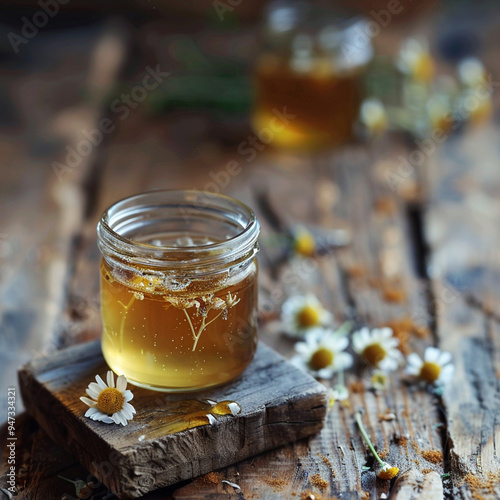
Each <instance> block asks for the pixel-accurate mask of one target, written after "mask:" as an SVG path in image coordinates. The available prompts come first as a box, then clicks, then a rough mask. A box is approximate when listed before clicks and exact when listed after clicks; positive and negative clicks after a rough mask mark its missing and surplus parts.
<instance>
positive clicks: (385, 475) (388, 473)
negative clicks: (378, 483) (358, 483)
mask: <svg viewBox="0 0 500 500" xmlns="http://www.w3.org/2000/svg"><path fill="white" fill-rule="evenodd" d="M398 472H399V469H398V468H397V467H389V468H387V469H382V470H381V471H380V472H379V473H378V474H377V477H378V478H380V479H387V480H389V479H392V478H394V477H396V476H397V475H398Z"/></svg>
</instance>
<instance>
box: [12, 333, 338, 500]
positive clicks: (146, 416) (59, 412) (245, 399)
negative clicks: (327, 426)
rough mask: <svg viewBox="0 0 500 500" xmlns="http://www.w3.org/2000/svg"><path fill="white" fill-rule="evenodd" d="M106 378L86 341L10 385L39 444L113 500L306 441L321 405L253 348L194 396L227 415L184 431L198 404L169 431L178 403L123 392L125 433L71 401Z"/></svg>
mask: <svg viewBox="0 0 500 500" xmlns="http://www.w3.org/2000/svg"><path fill="white" fill-rule="evenodd" d="M108 369H109V368H108V367H107V365H106V363H105V361H104V359H103V357H102V353H101V348H100V342H92V343H86V344H81V345H78V346H75V347H71V348H68V349H65V350H62V351H58V352H57V353H55V354H53V355H52V356H49V357H47V358H44V359H41V360H37V361H34V362H32V363H30V364H28V365H26V366H25V367H24V368H23V369H22V370H21V371H20V373H19V379H20V387H21V392H22V395H23V400H24V403H25V405H26V408H27V410H28V411H29V412H30V413H31V414H32V415H33V416H34V417H35V418H36V420H37V421H38V422H39V423H40V425H41V426H42V427H43V428H44V430H45V431H46V432H47V433H48V435H49V436H50V437H52V439H54V441H56V443H58V444H60V445H61V446H63V447H65V448H66V449H67V451H70V452H72V453H73V454H74V455H75V456H77V457H78V458H79V460H80V461H81V463H82V464H83V465H84V466H85V467H86V468H87V469H88V470H89V471H90V472H91V473H92V474H94V475H95V476H96V477H97V478H98V479H99V480H100V481H102V482H103V483H104V484H106V485H107V486H108V487H109V488H110V489H111V490H112V491H113V492H114V493H115V494H116V495H117V496H118V497H119V498H136V497H139V496H141V495H144V494H145V493H147V492H149V491H151V490H154V489H158V488H161V487H163V486H168V485H170V484H174V483H178V482H179V481H183V480H186V479H191V478H193V477H195V476H199V475H200V474H205V473H208V472H210V471H213V470H214V469H219V468H221V467H226V466H228V465H231V464H232V463H234V462H238V461H241V460H244V459H245V458H248V457H251V456H254V455H257V454H259V453H262V452H263V451H266V450H269V449H272V448H276V447H279V446H281V445H283V444H285V443H288V442H290V441H295V440H297V439H301V438H304V437H306V436H309V435H311V434H314V433H316V432H318V431H319V430H320V429H321V427H322V425H323V420H324V417H325V414H326V411H327V406H328V404H327V398H326V390H325V388H324V386H323V385H322V384H320V383H319V382H317V381H316V380H314V379H313V378H312V377H311V376H309V375H307V374H305V373H303V372H302V371H301V370H299V369H297V368H296V367H294V366H293V365H291V364H290V363H288V362H286V361H285V360H284V359H283V358H282V357H281V356H280V355H278V354H277V353H276V352H275V351H273V350H272V349H270V348H268V347H266V346H265V345H264V344H262V343H261V344H260V345H259V347H258V349H257V353H256V356H255V358H254V360H253V361H252V363H251V364H250V366H249V367H248V369H247V370H246V371H245V373H244V375H243V376H241V377H240V378H239V379H237V380H236V381H234V382H232V383H230V384H226V385H225V386H223V387H221V388H217V389H212V390H208V391H200V392H198V393H196V400H198V403H200V402H203V401H204V402H206V401H207V400H212V401H215V402H222V401H234V402H236V403H237V404H238V405H240V407H241V412H240V413H238V414H237V415H234V416H233V415H229V416H226V417H217V416H216V415H215V413H212V416H215V417H216V418H215V422H214V423H212V424H211V425H202V426H196V427H194V428H189V422H190V419H192V418H194V416H195V415H196V414H197V412H202V413H203V411H205V410H206V411H207V412H208V411H209V408H211V405H210V404H208V403H205V404H204V405H203V407H204V408H205V410H203V409H200V408H198V409H197V410H194V409H193V408H191V409H190V410H189V412H187V413H185V412H184V413H181V417H180V418H181V425H183V424H182V422H185V427H186V430H184V431H181V432H177V431H174V430H172V431H170V430H169V427H168V426H169V422H170V421H171V419H172V412H173V411H176V407H177V404H178V403H179V402H182V401H185V400H186V399H187V398H186V395H185V394H184V395H167V396H165V395H162V394H159V393H155V392H153V391H148V390H145V389H140V388H133V392H134V400H133V404H134V407H135V409H136V411H137V414H136V415H135V417H134V419H133V420H131V421H130V422H129V423H128V425H127V426H126V427H120V426H117V425H114V424H113V425H111V426H110V425H106V424H103V423H100V422H94V421H92V420H90V419H87V418H85V417H84V416H83V415H84V413H85V410H86V407H85V406H84V405H83V403H82V402H81V401H79V396H81V395H83V394H85V389H86V387H87V386H88V383H89V382H90V381H92V380H93V378H94V376H95V374H101V376H104V374H105V373H106V371H107V370H108ZM203 415H205V413H203ZM204 423H207V422H204ZM112 456H114V457H115V460H112V459H111V458H110V457H112ZM103 463H108V464H110V468H109V469H108V468H106V470H104V469H105V468H104V467H103V466H102V464H103ZM99 464H100V465H99Z"/></svg>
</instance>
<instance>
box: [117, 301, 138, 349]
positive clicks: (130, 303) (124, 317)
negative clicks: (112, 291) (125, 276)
mask: <svg viewBox="0 0 500 500" xmlns="http://www.w3.org/2000/svg"><path fill="white" fill-rule="evenodd" d="M134 301H135V295H132V298H131V299H130V301H129V303H128V304H127V305H125V304H124V303H123V302H121V301H120V300H119V301H118V304H120V305H121V306H122V307H123V309H124V310H125V312H124V313H123V316H122V320H121V321H120V337H119V339H120V352H122V351H123V327H124V326H125V320H126V319H127V314H128V310H129V309H130V307H131V306H132V304H133V303H134Z"/></svg>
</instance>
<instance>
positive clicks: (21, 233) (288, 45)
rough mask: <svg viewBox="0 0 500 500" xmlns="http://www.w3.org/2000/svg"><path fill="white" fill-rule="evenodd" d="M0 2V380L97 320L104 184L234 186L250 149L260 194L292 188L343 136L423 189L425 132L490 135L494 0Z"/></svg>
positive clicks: (110, 195)
mask: <svg viewBox="0 0 500 500" xmlns="http://www.w3.org/2000/svg"><path fill="white" fill-rule="evenodd" d="M1 12H2V15H1V16H0V19H1V22H0V90H1V92H0V381H1V384H2V387H3V388H5V389H6V388H7V387H8V386H10V385H12V384H14V383H16V382H15V380H16V375H15V370H16V369H17V367H18V366H19V365H20V364H22V363H23V362H26V361H27V360H29V359H31V357H32V356H34V355H43V354H47V353H50V352H51V351H52V350H55V349H58V348H60V347H62V346H64V345H67V344H71V343H75V342H77V341H83V340H88V339H90V338H94V337H95V336H96V335H98V331H99V328H100V326H99V321H100V320H99V299H98V282H97V264H96V263H97V260H98V251H97V247H96V245H95V225H96V222H97V220H98V218H99V215H100V213H101V212H102V211H103V210H104V208H106V206H108V205H109V204H110V203H112V202H114V201H116V200H117V199H119V198H122V197H124V196H128V195H130V194H133V193H136V192H139V191H144V190H147V189H155V188H196V189H206V190H210V191H216V192H218V191H223V192H227V193H230V194H235V195H236V196H238V197H240V198H242V199H244V200H246V199H247V198H246V197H247V195H246V191H245V186H244V183H243V182H242V179H245V178H246V177H245V175H248V174H247V173H244V175H243V176H240V174H241V172H249V171H252V170H253V171H254V172H255V171H258V169H265V168H267V166H269V167H270V168H271V167H272V168H273V169H275V170H276V179H277V181H276V184H273V186H267V185H266V184H265V182H267V181H264V180H263V181H262V182H263V184H262V185H259V178H257V179H255V178H254V179H253V187H254V188H255V189H257V190H258V191H259V192H266V193H267V194H268V195H269V196H270V197H271V199H272V196H273V193H271V194H269V189H277V190H278V191H279V188H280V180H279V179H280V178H281V177H282V178H283V179H285V178H286V177H287V176H288V175H293V176H294V179H295V181H294V182H295V184H296V186H297V187H298V190H296V191H295V195H297V193H299V192H300V190H301V189H306V188H307V186H306V185H301V179H304V182H305V183H306V184H307V182H308V180H307V179H308V177H307V176H306V175H305V174H304V175H303V172H308V171H309V169H319V170H318V171H321V168H322V167H321V165H322V164H323V163H322V162H324V161H326V160H325V159H327V158H331V155H332V154H333V155H335V154H341V152H342V151H345V148H349V147H352V146H353V145H355V146H356V147H357V148H362V149H363V150H364V151H366V152H368V154H369V155H370V158H371V159H372V160H370V161H371V165H372V166H373V168H374V169H376V171H377V172H378V173H379V175H380V177H381V178H382V179H384V180H385V182H386V184H387V186H388V187H389V188H390V190H391V191H392V192H397V193H398V195H400V196H401V197H403V198H404V199H405V200H409V201H410V202H414V201H422V200H421V199H420V198H419V197H420V196H421V193H420V192H419V185H420V184H419V182H420V180H421V175H423V174H422V172H421V170H420V167H422V165H423V164H424V163H427V162H426V158H427V156H428V155H430V154H431V152H433V151H434V149H435V148H437V147H439V146H440V145H441V144H443V143H444V142H446V141H447V140H448V139H449V138H451V140H453V137H460V136H461V135H463V134H466V133H469V132H470V131H473V133H474V134H479V135H477V136H476V137H483V141H484V144H488V145H489V146H491V147H493V146H495V138H497V137H498V135H497V131H496V129H495V126H496V122H498V114H497V113H495V110H496V109H498V106H497V105H496V104H497V103H498V99H499V97H498V92H496V87H498V85H499V83H497V82H500V80H499V78H500V75H499V71H500V59H499V52H498V47H499V46H500V30H499V29H498V28H499V26H500V5H499V4H498V2H496V1H493V0H491V1H478V0H475V1H465V0H373V1H370V0H353V1H347V0H345V1H342V0H338V1H334V0H330V1H328V2H305V1H304V2H300V1H297V2H293V1H290V2H288V1H278V2H266V1H264V0H253V1H250V0H210V1H205V0H186V1H183V2H177V1H174V0H129V1H114V0H100V1H95V0H85V1H83V0H45V1H44V0H38V1H31V0H18V1H16V2H3V4H2V6H1ZM481 134H482V135H481ZM403 149H405V150H406V151H407V152H409V155H408V156H405V158H406V160H405V161H403V160H404V159H403V160H401V159H400V158H402V157H401V151H402V150H403ZM412 154H413V156H412ZM451 154H453V152H452V153H451ZM455 159H456V160H457V162H458V164H460V157H459V154H456V155H455ZM353 161H356V160H355V159H354V160H353ZM486 163H487V168H486V170H485V171H484V172H483V174H484V175H483V179H487V180H488V181H495V180H496V177H497V176H496V166H495V156H494V155H493V156H491V155H490V156H489V157H488V160H487V162H486ZM387 165H389V166H391V168H392V170H391V169H389V170H388V171H385V170H384V168H385V167H387ZM394 168H395V169H396V170H394ZM391 172H392V174H391ZM394 172H396V174H397V175H396V174H395V176H394V175H393V174H394ZM428 174H429V171H428V170H427V171H426V174H425V175H428ZM238 176H240V178H239V180H238V182H237V183H235V182H233V179H236V178H237V177H238ZM280 176H281V177H280ZM419 176H420V177H419ZM401 179H404V181H405V182H400V181H401ZM335 186H336V184H335V179H333V180H332V181H331V182H330V183H327V184H326V187H325V189H324V190H322V191H321V193H320V199H321V200H324V202H325V204H326V205H328V204H329V200H330V201H331V200H332V198H335V197H338V196H339V193H337V192H336V191H335ZM247 187H248V186H247ZM278 194H279V193H278ZM278 194H277V196H278ZM281 196H282V198H284V199H285V200H286V199H287V197H286V196H284V197H283V193H281ZM424 201H425V200H424ZM386 208H387V207H386ZM308 209H309V208H308V206H307V204H306V205H304V206H302V208H300V209H299V211H298V212H297V214H295V215H293V217H296V218H300V210H303V211H304V212H305V211H307V210H308ZM486 210H487V208H486ZM296 222H297V221H295V220H292V222H291V224H292V225H293V224H295V223H296ZM331 225H332V228H334V229H345V227H344V226H343V225H342V220H341V217H339V218H337V219H335V220H333V221H331ZM445 229H446V228H441V229H438V232H439V231H444V230H445ZM344 237H346V235H345V234H344ZM96 332H97V333H96ZM4 397H6V390H2V393H1V395H0V398H1V400H2V401H3V398H4ZM19 404H20V403H19ZM0 417H1V418H2V420H3V419H4V414H3V413H2V414H1V415H0Z"/></svg>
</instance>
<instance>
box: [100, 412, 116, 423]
mask: <svg viewBox="0 0 500 500" xmlns="http://www.w3.org/2000/svg"><path fill="white" fill-rule="evenodd" d="M100 420H101V422H104V423H106V424H112V423H114V421H113V419H112V418H111V417H110V416H109V415H105V414H103V416H102V417H101V419H100Z"/></svg>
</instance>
